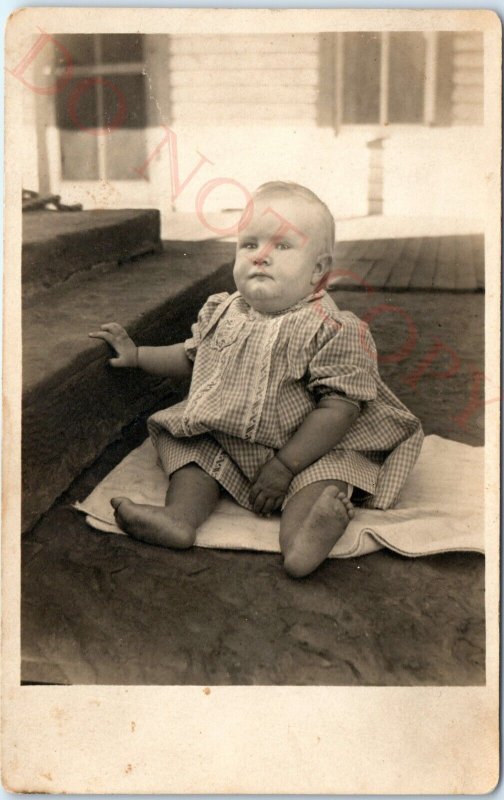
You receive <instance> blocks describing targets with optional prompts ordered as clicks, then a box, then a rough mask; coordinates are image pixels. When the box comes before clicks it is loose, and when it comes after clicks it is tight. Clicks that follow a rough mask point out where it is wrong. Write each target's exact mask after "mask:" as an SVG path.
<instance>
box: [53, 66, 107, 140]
mask: <svg viewBox="0 0 504 800" xmlns="http://www.w3.org/2000/svg"><path fill="white" fill-rule="evenodd" d="M96 91H97V87H96V82H95V81H94V80H93V79H92V78H74V79H73V80H71V81H69V82H68V83H67V84H65V86H64V87H63V89H62V91H60V92H59V93H58V94H57V95H56V121H57V125H58V128H62V129H64V130H73V131H75V130H82V129H86V128H96V127H97V125H98V118H97V107H98V106H97V94H96ZM88 135H90V134H88Z"/></svg>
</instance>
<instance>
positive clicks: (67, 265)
mask: <svg viewBox="0 0 504 800" xmlns="http://www.w3.org/2000/svg"><path fill="white" fill-rule="evenodd" d="M160 249H161V239H160V215H159V211H157V210H155V209H148V210H147V211H143V210H141V211H138V210H130V209H124V210H121V211H102V210H98V211H72V212H55V211H31V212H29V213H25V214H23V250H22V277H23V294H24V296H25V297H28V296H32V295H33V294H35V293H37V292H38V291H40V290H44V289H47V288H49V287H51V286H55V285H57V284H59V283H61V282H63V281H65V280H67V279H68V278H69V277H70V276H71V275H74V274H75V273H77V272H80V271H81V270H88V269H91V268H92V267H95V266H97V265H100V264H109V265H111V264H113V265H116V264H120V263H122V262H123V261H128V260H130V259H131V258H134V257H136V256H140V255H144V254H145V253H152V252H156V251H159V250H160Z"/></svg>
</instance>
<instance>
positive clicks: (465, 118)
mask: <svg viewBox="0 0 504 800" xmlns="http://www.w3.org/2000/svg"><path fill="white" fill-rule="evenodd" d="M453 121H454V123H455V124H456V123H460V122H462V123H464V122H467V123H469V122H471V123H473V124H477V123H480V122H482V121H483V105H477V104H476V103H471V104H469V103H454V105H453Z"/></svg>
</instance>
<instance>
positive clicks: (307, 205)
mask: <svg viewBox="0 0 504 800" xmlns="http://www.w3.org/2000/svg"><path fill="white" fill-rule="evenodd" d="M252 199H253V203H250V204H249V205H248V206H247V208H246V210H245V212H244V214H243V217H242V222H241V230H240V232H239V235H238V244H237V249H236V261H235V265H234V271H233V275H234V279H235V282H236V286H237V288H238V290H239V291H240V292H241V294H242V295H243V297H244V298H245V300H246V301H247V302H248V303H249V304H250V305H251V306H252V307H253V308H255V309H256V310H257V311H261V312H264V313H272V312H275V311H283V310H284V309H286V308H290V307H291V306H293V305H295V304H296V303H298V302H299V301H300V300H302V299H303V298H304V297H306V296H307V295H309V294H311V293H312V292H314V291H315V290H316V288H318V287H319V286H321V285H322V283H323V278H324V275H325V274H326V273H327V272H328V271H329V270H330V268H331V265H332V260H333V253H334V238H335V232H334V219H333V217H332V215H331V212H330V211H329V209H328V208H327V206H326V205H325V204H324V203H323V202H322V200H320V199H319V198H318V197H317V195H316V194H314V193H313V192H311V191H310V190H309V189H306V188H305V187H304V186H300V185H299V184H297V183H283V182H280V181H278V182H277V181H275V182H272V183H265V184H263V185H262V186H260V187H259V188H258V189H257V190H256V191H255V192H254V194H253V195H252Z"/></svg>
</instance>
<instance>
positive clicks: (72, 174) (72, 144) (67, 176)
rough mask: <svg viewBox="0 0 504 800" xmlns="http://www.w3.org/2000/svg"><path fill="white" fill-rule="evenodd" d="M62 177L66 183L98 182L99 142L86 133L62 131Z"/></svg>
mask: <svg viewBox="0 0 504 800" xmlns="http://www.w3.org/2000/svg"><path fill="white" fill-rule="evenodd" d="M60 143H61V175H62V177H63V180H65V181H96V180H98V178H99V177H100V176H99V174H98V142H97V138H96V136H92V135H91V134H89V133H85V132H84V131H71V130H62V131H60Z"/></svg>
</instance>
